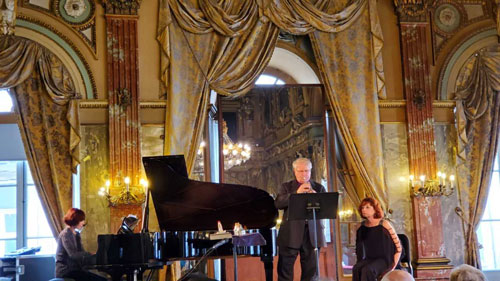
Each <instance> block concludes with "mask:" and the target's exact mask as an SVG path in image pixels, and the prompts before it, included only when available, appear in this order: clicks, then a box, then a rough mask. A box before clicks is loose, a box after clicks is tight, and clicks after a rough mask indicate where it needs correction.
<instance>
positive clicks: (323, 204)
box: [288, 192, 339, 280]
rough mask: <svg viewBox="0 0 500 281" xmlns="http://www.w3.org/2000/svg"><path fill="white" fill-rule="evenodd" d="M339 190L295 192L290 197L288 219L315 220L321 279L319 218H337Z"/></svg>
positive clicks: (315, 241)
mask: <svg viewBox="0 0 500 281" xmlns="http://www.w3.org/2000/svg"><path fill="white" fill-rule="evenodd" d="M338 202H339V193H338V192H321V193H295V194H291V195H290V198H289V199H288V220H313V232H314V254H315V256H316V275H317V276H318V280H319V249H318V236H317V233H316V220H317V219H336V218H337V206H338Z"/></svg>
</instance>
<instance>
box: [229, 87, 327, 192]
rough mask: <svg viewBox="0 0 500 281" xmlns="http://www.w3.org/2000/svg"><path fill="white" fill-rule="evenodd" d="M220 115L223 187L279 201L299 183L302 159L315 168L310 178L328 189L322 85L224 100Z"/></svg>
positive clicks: (258, 91)
mask: <svg viewBox="0 0 500 281" xmlns="http://www.w3.org/2000/svg"><path fill="white" fill-rule="evenodd" d="M221 110H222V116H223V119H224V123H225V124H226V128H225V129H223V132H224V135H223V142H224V149H223V153H224V182H226V183H234V184H243V185H249V186H254V187H257V188H260V189H263V190H266V191H267V192H269V193H270V194H271V195H275V194H276V193H277V191H278V187H279V186H280V185H281V184H282V183H283V182H286V181H289V180H292V179H293V178H294V176H293V171H292V162H293V160H294V159H295V158H297V157H298V156H301V157H307V158H309V159H311V161H312V162H313V171H312V175H311V178H312V179H313V180H314V181H316V182H319V183H321V184H323V185H324V186H325V187H327V182H326V160H325V152H324V120H323V119H324V112H325V106H324V100H323V95H322V88H321V87H320V85H317V86H294V87H289V86H272V87H270V86H259V87H255V88H254V89H252V90H251V91H250V92H249V93H248V94H246V95H245V96H243V97H240V98H235V99H232V98H227V97H223V98H222V99H221ZM246 147H248V148H250V149H249V151H247V150H245V148H246ZM247 154H249V155H247Z"/></svg>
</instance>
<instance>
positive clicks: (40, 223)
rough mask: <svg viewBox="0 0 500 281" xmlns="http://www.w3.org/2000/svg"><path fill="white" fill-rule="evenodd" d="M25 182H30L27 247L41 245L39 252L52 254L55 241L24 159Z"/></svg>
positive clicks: (28, 191) (27, 193) (28, 188)
mask: <svg viewBox="0 0 500 281" xmlns="http://www.w3.org/2000/svg"><path fill="white" fill-rule="evenodd" d="M24 167H25V169H24V170H25V173H26V182H28V183H31V184H28V185H27V187H26V192H25V194H26V202H27V208H26V227H27V231H26V234H27V235H26V237H27V238H28V239H27V242H28V245H27V246H28V247H35V246H41V249H40V252H39V253H40V254H54V253H55V252H56V247H57V243H56V240H55V239H54V237H53V235H52V231H51V229H50V226H49V222H48V221H47V216H46V215H45V210H44V209H43V207H42V202H41V201H40V197H39V196H38V192H37V190H36V187H35V186H34V185H33V178H32V177H31V173H30V169H29V168H28V162H26V161H25V165H24Z"/></svg>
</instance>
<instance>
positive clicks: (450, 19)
mask: <svg viewBox="0 0 500 281" xmlns="http://www.w3.org/2000/svg"><path fill="white" fill-rule="evenodd" d="M461 21H462V17H461V15H460V12H459V11H458V9H457V8H456V7H455V6H453V5H452V4H448V3H447V4H442V5H440V6H439V7H437V9H436V11H435V12H434V22H435V23H436V26H437V27H438V28H439V29H440V30H441V31H443V32H447V33H451V32H453V31H455V30H456V29H457V28H458V27H459V26H460V23H461Z"/></svg>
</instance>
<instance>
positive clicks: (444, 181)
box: [441, 173, 446, 185]
mask: <svg viewBox="0 0 500 281" xmlns="http://www.w3.org/2000/svg"><path fill="white" fill-rule="evenodd" d="M441 178H442V179H443V185H446V174H445V173H443V174H442V175H441Z"/></svg>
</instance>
